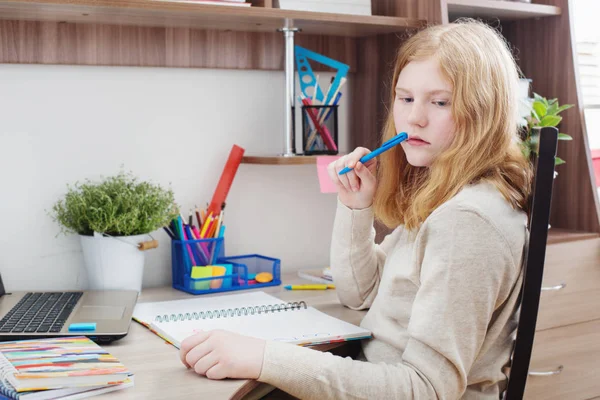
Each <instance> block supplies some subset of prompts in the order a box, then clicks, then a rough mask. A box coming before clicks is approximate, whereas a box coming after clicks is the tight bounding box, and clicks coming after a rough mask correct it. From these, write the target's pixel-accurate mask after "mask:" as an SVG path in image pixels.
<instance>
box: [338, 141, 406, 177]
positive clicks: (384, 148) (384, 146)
mask: <svg viewBox="0 0 600 400" xmlns="http://www.w3.org/2000/svg"><path fill="white" fill-rule="evenodd" d="M406 139H408V135H407V134H406V132H400V133H399V134H397V135H396V136H394V137H393V138H391V139H390V140H388V141H386V142H385V143H384V144H382V145H381V147H380V148H378V149H375V150H373V151H372V152H370V153H369V154H367V155H364V156H362V157H361V158H360V160H359V161H360V162H361V163H363V164H364V163H366V162H367V161H369V160H371V159H373V158H375V157H377V156H378V155H380V154H381V153H383V152H385V151H388V150H389V149H391V148H392V147H394V146H396V145H397V144H400V143H402V142H404V141H405V140H406ZM350 171H352V168H349V167H345V168H344V169H342V170H341V171H340V172H339V173H338V175H344V174H345V173H347V172H350Z"/></svg>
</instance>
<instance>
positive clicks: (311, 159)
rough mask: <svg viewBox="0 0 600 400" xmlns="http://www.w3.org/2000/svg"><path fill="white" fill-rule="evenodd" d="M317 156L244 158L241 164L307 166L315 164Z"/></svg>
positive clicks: (258, 156) (259, 156)
mask: <svg viewBox="0 0 600 400" xmlns="http://www.w3.org/2000/svg"><path fill="white" fill-rule="evenodd" d="M316 163H317V156H303V155H297V156H291V157H284V156H261V155H257V156H244V157H243V158H242V164H262V165H307V164H316Z"/></svg>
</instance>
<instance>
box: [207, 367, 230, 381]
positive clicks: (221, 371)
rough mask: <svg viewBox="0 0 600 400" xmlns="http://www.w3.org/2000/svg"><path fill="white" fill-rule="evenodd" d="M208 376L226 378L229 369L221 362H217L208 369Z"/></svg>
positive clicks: (209, 377) (210, 377)
mask: <svg viewBox="0 0 600 400" xmlns="http://www.w3.org/2000/svg"><path fill="white" fill-rule="evenodd" d="M206 377H207V378H208V379H225V378H227V371H226V369H225V368H224V367H223V365H222V364H221V363H216V364H215V365H213V366H212V367H211V368H209V369H208V370H207V371H206Z"/></svg>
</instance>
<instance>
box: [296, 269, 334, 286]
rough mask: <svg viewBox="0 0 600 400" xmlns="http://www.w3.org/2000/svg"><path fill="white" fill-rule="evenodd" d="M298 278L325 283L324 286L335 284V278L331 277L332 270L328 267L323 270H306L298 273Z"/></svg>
mask: <svg viewBox="0 0 600 400" xmlns="http://www.w3.org/2000/svg"><path fill="white" fill-rule="evenodd" d="M298 276H299V277H300V278H303V279H306V280H309V281H313V282H318V283H323V284H326V285H328V284H331V283H333V276H332V275H331V268H330V267H326V268H323V269H304V270H299V271H298Z"/></svg>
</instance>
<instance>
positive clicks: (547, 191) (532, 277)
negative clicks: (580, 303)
mask: <svg viewBox="0 0 600 400" xmlns="http://www.w3.org/2000/svg"><path fill="white" fill-rule="evenodd" d="M538 133H539V150H538V156H537V159H536V162H535V164H536V165H535V168H534V180H533V187H532V189H533V190H532V197H531V203H530V204H531V212H530V217H529V243H528V245H527V246H525V249H524V251H525V254H524V255H523V286H522V289H521V307H520V310H521V311H520V317H519V325H518V327H517V336H516V339H515V343H514V349H513V354H512V363H511V367H510V376H509V379H508V387H507V389H506V391H505V392H504V399H505V400H513V399H522V398H523V393H524V391H525V383H526V382H527V373H528V371H529V361H530V360H531V350H532V347H533V338H534V336H535V325H536V322H537V315H538V308H539V304H540V292H541V289H542V277H543V274H544V259H545V258H546V241H547V239H548V221H549V219H550V203H551V199H552V186H553V184H554V158H555V156H556V146H557V141H558V130H557V129H556V128H552V127H545V128H541V129H540V132H538Z"/></svg>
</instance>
